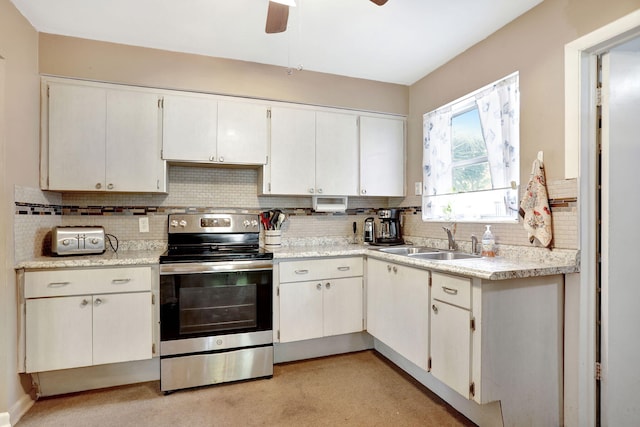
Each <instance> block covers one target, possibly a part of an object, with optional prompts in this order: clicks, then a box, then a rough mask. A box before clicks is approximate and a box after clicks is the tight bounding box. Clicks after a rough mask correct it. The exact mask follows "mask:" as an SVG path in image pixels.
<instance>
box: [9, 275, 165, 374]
mask: <svg viewBox="0 0 640 427" xmlns="http://www.w3.org/2000/svg"><path fill="white" fill-rule="evenodd" d="M18 278H19V284H20V285H21V287H22V293H21V294H22V303H23V304H21V310H23V312H22V315H23V321H22V322H21V329H22V332H21V333H23V334H24V335H23V338H22V339H23V341H24V347H23V348H24V358H23V360H21V361H20V362H21V364H22V365H23V366H21V368H22V369H21V371H22V372H28V373H29V372H44V371H51V370H57V369H68V368H77V367H82V366H92V365H100V364H108V363H117V362H125V361H133V360H143V359H150V358H152V357H153V353H154V329H153V323H154V314H153V313H154V310H152V305H153V303H154V299H155V298H154V293H153V290H152V284H153V275H152V267H150V266H141V267H121V268H93V269H57V270H38V271H24V272H18Z"/></svg>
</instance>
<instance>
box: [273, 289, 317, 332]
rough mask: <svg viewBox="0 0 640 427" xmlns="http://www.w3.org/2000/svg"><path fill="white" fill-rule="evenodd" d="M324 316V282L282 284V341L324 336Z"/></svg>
mask: <svg viewBox="0 0 640 427" xmlns="http://www.w3.org/2000/svg"><path fill="white" fill-rule="evenodd" d="M322 318H323V311H322V283H320V282H319V281H313V282H292V283H281V284H280V342H289V341H299V340H307V339H311V338H320V337H322V333H323V325H322Z"/></svg>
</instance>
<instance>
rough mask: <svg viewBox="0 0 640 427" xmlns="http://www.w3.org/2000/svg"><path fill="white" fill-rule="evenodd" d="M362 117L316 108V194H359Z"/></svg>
mask: <svg viewBox="0 0 640 427" xmlns="http://www.w3.org/2000/svg"><path fill="white" fill-rule="evenodd" d="M358 174H359V169H358V117H357V116H355V115H352V114H338V113H329V112H316V194H326V195H334V196H357V195H358Z"/></svg>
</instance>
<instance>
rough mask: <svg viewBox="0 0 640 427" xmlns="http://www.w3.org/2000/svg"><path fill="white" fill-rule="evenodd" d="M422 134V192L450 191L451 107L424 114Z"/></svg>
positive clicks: (451, 182)
mask: <svg viewBox="0 0 640 427" xmlns="http://www.w3.org/2000/svg"><path fill="white" fill-rule="evenodd" d="M423 136H424V140H423V153H422V182H423V183H424V188H423V194H424V195H425V196H433V195H438V194H447V193H451V192H452V190H453V174H452V172H451V108H441V109H439V110H435V111H432V112H431V113H428V114H425V116H424V119H423Z"/></svg>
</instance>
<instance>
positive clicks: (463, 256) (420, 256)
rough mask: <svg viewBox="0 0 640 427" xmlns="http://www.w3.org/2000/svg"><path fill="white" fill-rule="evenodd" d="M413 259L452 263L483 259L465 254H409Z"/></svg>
mask: <svg viewBox="0 0 640 427" xmlns="http://www.w3.org/2000/svg"><path fill="white" fill-rule="evenodd" d="M408 256H410V257H411V258H418V259H430V260H434V261H451V260H454V259H467V258H481V257H480V255H471V254H465V253H462V252H429V253H413V254H408Z"/></svg>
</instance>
